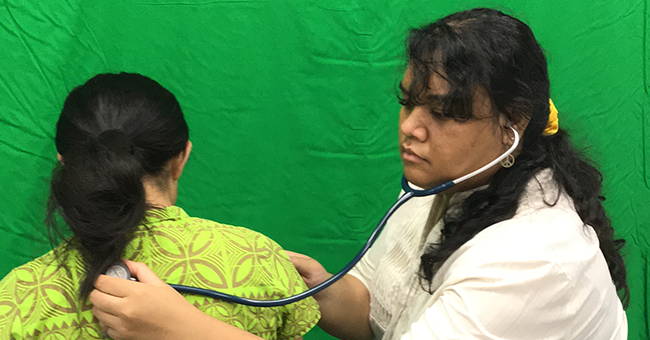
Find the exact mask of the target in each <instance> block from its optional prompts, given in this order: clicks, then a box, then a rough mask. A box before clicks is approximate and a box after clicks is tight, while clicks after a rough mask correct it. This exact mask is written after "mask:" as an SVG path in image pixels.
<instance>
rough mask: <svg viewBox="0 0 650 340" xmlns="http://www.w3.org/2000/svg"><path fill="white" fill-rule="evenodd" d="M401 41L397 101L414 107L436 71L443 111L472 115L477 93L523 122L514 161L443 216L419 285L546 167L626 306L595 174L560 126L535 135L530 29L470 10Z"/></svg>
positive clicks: (543, 68)
mask: <svg viewBox="0 0 650 340" xmlns="http://www.w3.org/2000/svg"><path fill="white" fill-rule="evenodd" d="M407 43H408V46H407V53H408V58H409V67H410V68H411V69H412V70H413V81H412V83H411V85H410V87H409V88H408V89H405V92H406V93H405V96H404V98H401V99H400V103H401V104H402V105H406V106H408V107H413V106H417V105H422V104H423V103H421V102H418V101H419V100H420V99H419V98H422V97H423V96H422V94H423V93H425V92H426V91H427V90H428V81H429V79H430V77H431V76H432V75H433V74H434V73H437V74H439V75H441V76H442V77H443V78H444V79H445V80H446V81H447V82H448V83H449V85H450V90H449V92H448V94H447V95H446V96H445V97H444V99H443V112H444V115H445V116H447V117H449V118H453V119H455V120H458V121H465V120H468V119H472V118H473V111H472V100H473V98H474V94H475V93H476V91H477V90H481V91H485V93H486V94H487V95H488V97H489V98H490V100H491V102H492V106H493V109H494V110H493V111H494V113H495V114H504V115H505V116H506V118H508V119H509V120H510V121H512V122H515V123H517V122H520V121H521V120H522V119H526V120H529V123H528V126H527V127H526V130H525V132H524V134H523V138H522V142H521V144H522V146H521V154H520V155H519V156H518V157H517V159H516V162H515V164H514V166H512V167H511V168H501V169H500V170H498V171H497V173H496V174H495V175H494V177H493V178H492V179H491V181H490V184H489V185H488V187H487V188H486V189H483V190H479V191H476V192H474V193H472V194H471V195H470V196H469V197H468V198H467V199H466V200H465V201H464V203H463V205H462V209H461V213H460V214H458V215H454V216H449V215H447V216H445V217H444V225H445V226H444V228H443V231H442V236H441V239H440V241H439V242H438V243H435V244H431V245H429V246H428V247H427V249H426V251H425V253H424V254H423V255H422V257H421V260H422V262H421V266H420V274H421V278H422V283H423V286H424V287H425V289H427V290H428V291H429V292H431V281H432V279H433V276H434V275H435V273H436V271H437V269H438V268H440V266H441V265H442V263H443V262H444V261H445V260H447V259H448V258H449V256H450V255H451V254H452V253H453V252H454V251H456V250H457V249H458V248H459V247H460V246H462V245H463V244H465V243H466V242H467V241H469V240H470V239H472V238H473V237H474V236H475V235H476V234H478V233H479V232H480V231H482V230H484V229H485V228H487V227H489V226H491V225H493V224H495V223H497V222H500V221H504V220H507V219H510V218H511V217H513V216H514V214H515V212H516V210H517V208H518V206H519V198H520V197H521V195H522V193H523V192H524V189H525V188H526V185H527V184H528V182H529V181H530V180H531V179H532V178H533V176H534V175H535V174H536V173H538V172H539V171H541V170H543V169H551V170H552V173H553V179H554V180H555V181H556V182H557V183H558V184H559V185H558V187H559V190H560V191H564V192H566V194H568V195H569V196H570V197H571V199H572V200H573V203H574V205H575V208H576V211H577V213H578V215H579V216H580V218H581V219H582V221H583V222H584V223H585V225H588V226H590V227H591V228H593V229H594V230H595V232H596V234H597V235H598V238H599V242H600V249H601V251H602V253H603V255H604V257H605V259H606V261H607V265H608V267H609V272H610V275H611V277H612V281H613V282H614V284H615V286H616V289H617V290H618V291H622V293H623V296H622V300H623V304H624V306H627V304H628V301H629V287H628V285H627V283H626V271H625V266H624V261H623V257H622V256H621V254H620V251H621V249H622V247H623V246H624V244H625V241H624V240H615V239H614V230H613V228H612V225H611V221H610V220H609V218H608V217H607V214H606V212H605V209H604V208H603V205H602V201H603V200H604V197H603V196H602V194H601V190H602V175H601V173H600V172H599V171H598V169H597V168H596V166H595V164H594V163H593V162H592V161H590V160H589V159H588V158H587V157H586V156H584V155H583V154H582V153H581V152H579V151H578V150H576V148H575V147H574V146H573V144H572V142H571V141H570V138H569V135H568V134H567V133H566V132H565V131H564V130H562V129H560V130H559V131H558V132H557V133H556V134H554V135H543V134H542V132H543V131H544V128H545V127H546V124H547V121H548V117H549V87H550V83H549V79H548V72H547V62H546V57H545V56H544V52H543V50H542V48H541V47H540V46H539V44H538V43H537V40H536V39H535V37H534V36H533V33H532V31H531V30H530V28H529V27H528V26H527V25H526V24H524V23H523V22H522V21H520V20H518V19H516V18H513V17H511V16H509V15H507V14H504V13H502V12H500V11H497V10H493V9H486V8H477V9H473V10H468V11H464V12H459V13H455V14H452V15H449V16H447V17H444V18H442V19H440V20H438V21H436V22H434V23H432V24H429V25H426V26H423V27H421V28H417V29H413V30H412V31H411V33H410V36H409V38H408V40H407ZM559 194H560V192H558V195H559ZM547 204H549V205H553V204H555V203H553V202H549V203H547ZM427 286H428V287H427Z"/></svg>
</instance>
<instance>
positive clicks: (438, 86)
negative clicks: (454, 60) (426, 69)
mask: <svg viewBox="0 0 650 340" xmlns="http://www.w3.org/2000/svg"><path fill="white" fill-rule="evenodd" d="M414 77H415V73H414V67H413V65H409V66H408V67H407V68H406V71H405V72H404V77H403V78H402V82H401V87H402V88H403V90H406V91H409V92H410V91H412V90H415V89H411V88H410V87H411V83H413V79H414ZM445 77H446V75H445V73H444V72H443V71H442V70H440V71H435V72H431V76H430V77H429V79H428V81H427V85H426V86H427V88H426V89H422V91H421V92H422V93H423V94H424V93H428V94H435V95H441V96H444V95H445V94H447V93H448V92H449V89H450V86H449V82H447V80H445ZM418 92H419V91H418Z"/></svg>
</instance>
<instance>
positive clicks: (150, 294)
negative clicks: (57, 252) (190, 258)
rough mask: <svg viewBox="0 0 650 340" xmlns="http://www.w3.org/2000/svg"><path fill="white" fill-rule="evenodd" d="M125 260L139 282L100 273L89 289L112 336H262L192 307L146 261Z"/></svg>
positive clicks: (246, 339)
mask: <svg viewBox="0 0 650 340" xmlns="http://www.w3.org/2000/svg"><path fill="white" fill-rule="evenodd" d="M126 264H127V266H128V267H129V270H130V271H131V272H132V274H133V275H134V276H135V277H137V278H138V280H140V282H133V281H128V280H123V279H118V278H113V277H108V276H105V275H101V276H100V277H99V278H98V279H97V281H96V282H95V290H93V291H92V292H91V293H90V302H91V303H92V304H93V314H94V315H95V316H96V317H97V319H99V320H100V323H101V324H102V329H103V330H104V331H105V332H106V334H107V335H108V336H110V337H111V338H113V339H116V340H120V339H206V340H207V339H214V340H216V339H241V340H256V339H257V340H259V339H261V338H259V337H257V336H255V335H253V334H250V333H248V332H246V331H244V330H241V329H239V328H237V327H235V326H231V325H228V324H226V323H224V322H222V321H220V320H217V319H215V318H212V317H210V316H209V315H206V314H204V313H203V312H201V311H199V310H198V309H196V308H194V306H192V305H191V304H190V303H189V302H187V300H185V298H183V297H182V296H181V295H180V294H178V293H177V292H176V291H175V290H174V289H173V288H171V287H170V286H168V285H167V284H166V283H164V282H163V281H162V280H160V279H159V278H158V277H157V276H156V275H155V274H154V273H153V272H152V271H151V270H150V269H149V268H148V267H147V266H146V265H144V264H142V263H136V262H131V261H126Z"/></svg>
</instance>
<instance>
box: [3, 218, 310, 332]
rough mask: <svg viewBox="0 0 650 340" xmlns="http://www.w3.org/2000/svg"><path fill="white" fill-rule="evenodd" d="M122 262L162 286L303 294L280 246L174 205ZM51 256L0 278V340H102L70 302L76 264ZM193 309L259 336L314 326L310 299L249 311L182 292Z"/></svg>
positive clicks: (82, 309) (85, 307)
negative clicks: (142, 266)
mask: <svg viewBox="0 0 650 340" xmlns="http://www.w3.org/2000/svg"><path fill="white" fill-rule="evenodd" d="M124 257H125V258H127V259H130V260H133V261H138V262H144V263H146V264H147V265H148V266H149V267H150V268H151V269H152V270H153V271H154V272H155V273H156V274H157V275H158V276H159V277H160V278H161V279H163V280H164V281H165V282H167V283H176V284H183V285H188V286H194V287H200V288H207V289H212V290H218V291H221V292H225V293H229V294H233V295H238V296H243V297H249V298H255V299H262V300H268V299H277V298H282V297H287V296H291V295H294V294H296V293H299V292H302V291H304V290H305V289H306V287H305V285H304V282H303V281H302V279H301V278H300V275H299V274H298V273H297V272H296V270H295V268H294V267H293V266H292V264H291V263H290V262H289V259H288V257H287V255H286V254H285V253H284V251H283V250H282V248H281V247H280V246H279V245H278V244H277V243H275V242H274V241H272V240H271V239H269V238H267V237H265V236H264V235H261V234H259V233H257V232H254V231H251V230H248V229H246V228H241V227H233V226H228V225H223V224H219V223H215V222H212V221H207V220H203V219H198V218H191V217H189V216H188V215H187V214H186V213H185V212H184V211H183V210H182V209H181V208H179V207H167V208H165V209H160V210H153V211H150V212H149V214H148V216H147V218H146V222H145V223H143V224H142V225H140V226H139V227H138V231H137V232H136V233H135V237H134V238H133V241H131V242H130V244H129V245H128V247H127V249H126V251H125V254H124ZM57 263H58V262H56V261H55V258H54V254H53V252H52V251H50V252H49V253H47V254H45V255H44V256H41V257H39V258H37V259H36V260H34V261H31V262H29V263H27V264H25V265H22V266H20V267H18V268H16V269H14V270H12V271H11V272H10V273H9V274H8V275H7V276H6V277H5V278H4V279H3V280H2V281H0V339H34V338H40V339H102V338H103V337H102V334H101V331H100V328H99V325H98V323H97V320H96V319H94V318H93V315H92V312H91V308H92V305H90V303H89V302H88V299H84V300H83V301H80V300H79V298H78V297H77V296H78V294H77V292H78V291H79V282H80V280H81V278H82V277H83V266H82V262H81V258H80V256H79V254H78V253H77V252H71V253H69V256H68V257H67V259H66V265H67V267H68V268H69V269H70V270H69V271H66V270H65V269H59V268H58V266H57ZM185 297H186V299H187V300H188V301H190V302H191V303H192V304H193V305H194V306H196V307H197V308H198V309H200V310H202V311H203V312H205V313H206V314H208V315H211V316H213V317H215V318H217V319H220V320H222V321H225V322H227V323H229V324H231V325H235V326H237V327H239V328H242V329H244V330H246V331H249V332H251V333H253V334H256V335H258V336H260V337H262V338H265V339H294V338H297V337H299V336H301V335H303V334H305V333H306V332H307V331H309V330H310V329H311V328H312V327H314V325H315V324H316V323H317V322H318V319H319V318H320V313H319V311H318V305H317V303H316V301H315V300H314V299H312V298H308V299H305V300H302V301H299V302H296V303H294V304H291V305H288V306H282V307H271V308H256V307H248V306H242V305H237V304H232V303H227V302H223V301H220V300H215V299H211V298H205V297H201V296H194V295H186V296H185Z"/></svg>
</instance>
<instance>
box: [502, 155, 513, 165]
mask: <svg viewBox="0 0 650 340" xmlns="http://www.w3.org/2000/svg"><path fill="white" fill-rule="evenodd" d="M513 165H515V156H513V155H512V154H508V156H506V158H504V159H502V160H501V166H502V167H504V168H509V167H511V166H513Z"/></svg>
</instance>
